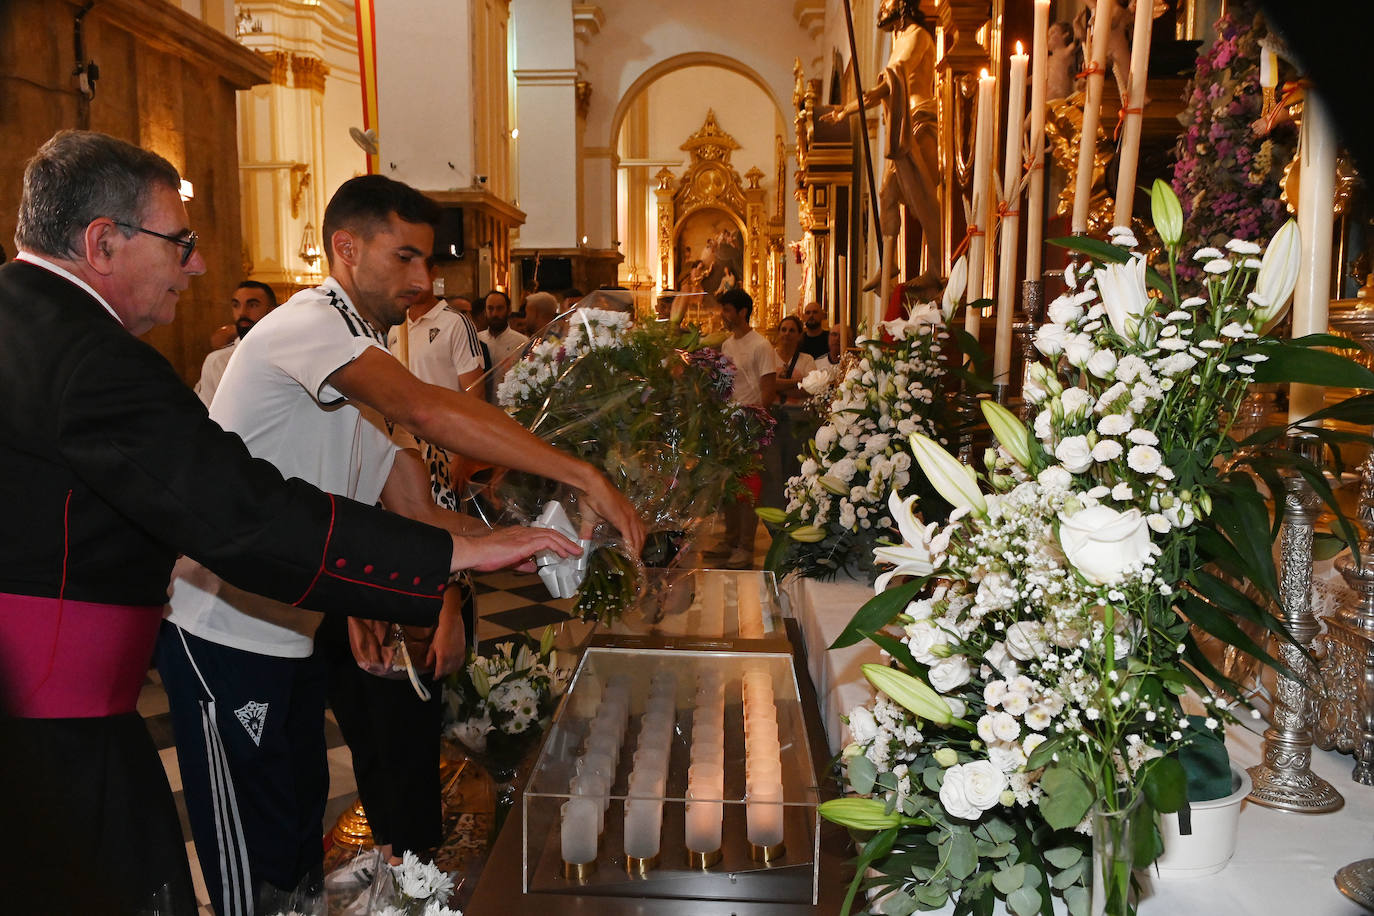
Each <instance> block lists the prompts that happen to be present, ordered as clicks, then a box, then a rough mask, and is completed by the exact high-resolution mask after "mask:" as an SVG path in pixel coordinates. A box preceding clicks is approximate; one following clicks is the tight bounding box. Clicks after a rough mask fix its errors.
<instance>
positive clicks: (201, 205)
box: [0, 0, 267, 381]
mask: <svg viewBox="0 0 1374 916" xmlns="http://www.w3.org/2000/svg"><path fill="white" fill-rule="evenodd" d="M206 5H207V6H208V5H209V2H208V0H207V2H206ZM81 6H82V5H80V4H76V3H69V2H53V0H10V2H7V3H3V4H0V132H3V134H4V136H5V140H6V147H7V150H8V152H7V153H6V154H5V155H4V156H3V157H0V239H3V240H4V242H5V246H6V248H7V250H9V251H10V253H11V254H13V237H14V226H15V215H16V212H17V210H18V207H19V196H20V191H21V180H22V176H23V169H24V163H25V162H26V161H27V160H28V158H29V157H30V156H31V155H32V154H33V152H34V151H35V150H36V149H37V148H38V147H39V146H40V145H41V144H42V143H43V142H44V141H45V140H47V139H48V138H49V137H50V136H51V135H52V134H54V133H55V132H57V131H58V130H60V129H63V128H89V129H94V130H101V131H104V132H106V133H110V134H112V135H114V136H117V137H120V138H121V139H124V140H128V141H130V142H132V143H137V144H139V145H142V146H146V147H148V148H150V149H153V150H155V151H156V152H158V153H161V154H162V155H164V156H166V157H167V158H168V159H170V160H171V162H172V164H173V165H175V166H176V167H177V168H178V169H179V170H180V171H181V172H182V174H183V176H184V177H185V178H187V179H189V180H190V181H191V182H192V183H193V185H194V188H195V198H194V199H193V200H190V201H187V204H186V209H187V211H188V213H189V214H190V218H191V225H192V226H193V227H194V228H195V229H196V230H197V231H198V232H199V233H200V237H201V248H200V250H201V251H202V252H203V254H204V257H205V260H206V265H207V267H208V273H207V274H206V275H205V276H204V277H196V278H193V279H192V280H191V285H190V288H189V289H188V290H187V291H186V292H185V293H183V294H182V296H181V300H180V303H179V306H178V309H177V320H176V321H175V322H174V323H173V324H172V325H170V326H168V327H165V328H157V329H155V330H153V331H152V332H150V333H149V334H148V335H146V337H145V339H146V340H147V341H148V342H149V343H151V344H153V345H154V346H156V347H157V348H158V349H159V350H160V351H162V353H163V354H164V355H166V356H167V358H168V359H169V360H170V361H171V362H172V364H173V366H175V367H176V369H177V371H178V372H179V373H180V374H181V375H182V377H183V378H185V379H187V380H188V381H194V379H195V378H196V377H198V375H199V372H200V363H201V361H202V359H203V358H204V356H205V354H206V352H207V351H208V349H209V343H208V337H209V334H210V332H211V330H213V329H214V328H215V327H216V326H218V325H219V324H222V323H223V322H224V315H225V310H224V309H223V308H222V305H223V302H224V301H225V298H226V297H227V291H226V290H225V289H224V287H225V284H226V283H233V282H235V280H236V278H237V275H238V273H239V270H240V250H241V246H242V228H241V224H240V219H239V187H238V152H237V143H236V138H235V132H236V124H237V119H236V116H235V90H236V89H237V88H239V87H241V86H246V85H249V84H250V83H252V82H256V81H261V80H265V79H266V78H267V68H266V66H265V65H264V64H263V63H262V62H261V61H260V60H258V59H257V58H256V57H255V56H254V55H252V54H251V53H250V52H248V51H246V50H245V49H243V48H242V47H240V46H239V45H237V44H236V43H235V42H234V41H233V40H232V39H230V38H229V37H227V36H226V35H225V34H224V32H223V31H220V30H217V29H213V28H211V27H209V26H207V25H206V24H205V23H203V22H200V21H198V20H197V19H195V18H194V17H192V16H190V15H188V14H186V13H185V12H183V11H182V10H180V9H178V8H177V7H175V6H173V5H171V4H168V3H157V4H148V3H142V2H137V3H136V2H134V0H110V2H105V3H101V4H97V5H96V6H94V7H93V8H92V9H91V10H90V12H89V13H88V14H87V16H86V17H85V20H84V41H85V55H84V56H85V58H86V59H87V60H94V61H95V62H96V63H97V64H98V65H99V67H100V79H99V81H98V82H97V84H96V94H95V98H94V99H93V100H90V101H87V100H86V99H84V98H83V97H82V96H81V95H80V94H79V93H78V92H77V90H76V87H75V80H74V78H73V76H72V71H73V69H74V68H75V63H76V62H75V58H74V54H73V41H72V37H73V24H74V21H75V17H76V15H77V13H78V12H79V11H80V9H81Z"/></svg>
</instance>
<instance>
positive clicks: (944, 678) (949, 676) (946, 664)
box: [929, 655, 972, 693]
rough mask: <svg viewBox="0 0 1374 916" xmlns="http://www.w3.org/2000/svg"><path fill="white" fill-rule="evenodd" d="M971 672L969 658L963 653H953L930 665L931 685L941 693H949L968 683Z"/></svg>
mask: <svg viewBox="0 0 1374 916" xmlns="http://www.w3.org/2000/svg"><path fill="white" fill-rule="evenodd" d="M971 674H972V672H971V671H970V670H969V666H968V659H966V658H964V657H963V656H962V655H951V656H950V657H949V658H942V659H940V661H938V662H936V663H935V664H933V665H931V666H930V676H929V681H930V686H931V687H934V688H935V689H936V690H937V691H938V692H940V693H948V692H949V691H951V690H953V689H954V688H956V687H962V686H963V685H964V684H967V683H968V679H969V677H970V676H971Z"/></svg>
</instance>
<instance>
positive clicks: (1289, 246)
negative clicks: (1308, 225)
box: [1252, 219, 1302, 327]
mask: <svg viewBox="0 0 1374 916" xmlns="http://www.w3.org/2000/svg"><path fill="white" fill-rule="evenodd" d="M1301 256H1302V235H1301V233H1299V232H1298V224H1297V223H1295V222H1294V221H1293V220H1291V219H1290V220H1289V221H1288V222H1286V223H1284V224H1283V225H1282V226H1280V227H1279V231H1278V232H1275V233H1274V238H1273V240H1272V241H1271V242H1270V243H1269V247H1268V248H1266V249H1265V250H1264V258H1263V260H1261V261H1260V269H1259V275H1258V276H1257V277H1255V292H1254V293H1253V294H1252V301H1254V302H1255V305H1256V309H1255V324H1256V325H1259V326H1264V327H1268V326H1270V325H1273V324H1274V323H1276V322H1277V321H1278V320H1279V319H1280V318H1282V317H1283V313H1284V312H1285V311H1286V310H1287V308H1288V299H1289V297H1290V296H1292V295H1293V287H1295V286H1297V285H1298V261H1299V259H1300V258H1301Z"/></svg>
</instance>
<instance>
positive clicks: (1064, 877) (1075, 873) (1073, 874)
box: [1050, 857, 1090, 891]
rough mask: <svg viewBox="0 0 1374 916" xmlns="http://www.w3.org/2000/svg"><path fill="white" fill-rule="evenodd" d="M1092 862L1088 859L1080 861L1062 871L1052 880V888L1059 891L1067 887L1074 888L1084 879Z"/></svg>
mask: <svg viewBox="0 0 1374 916" xmlns="http://www.w3.org/2000/svg"><path fill="white" fill-rule="evenodd" d="M1089 864H1090V860H1089V859H1088V858H1086V857H1084V858H1081V859H1079V860H1078V861H1077V862H1075V863H1074V864H1073V865H1070V866H1069V867H1068V868H1066V869H1064V870H1063V871H1061V872H1060V873H1059V874H1057V875H1055V876H1054V877H1053V878H1051V879H1050V887H1052V888H1054V889H1055V890H1057V891H1062V890H1064V889H1065V888H1067V887H1073V885H1075V884H1077V883H1078V882H1079V880H1081V879H1082V877H1083V872H1084V870H1086V869H1087V867H1088V865H1089Z"/></svg>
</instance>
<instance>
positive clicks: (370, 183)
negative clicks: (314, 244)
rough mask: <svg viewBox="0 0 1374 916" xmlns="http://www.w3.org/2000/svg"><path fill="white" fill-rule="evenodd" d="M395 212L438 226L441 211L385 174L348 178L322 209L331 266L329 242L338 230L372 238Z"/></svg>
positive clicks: (327, 253)
mask: <svg viewBox="0 0 1374 916" xmlns="http://www.w3.org/2000/svg"><path fill="white" fill-rule="evenodd" d="M393 213H395V214H396V215H397V216H398V217H400V218H401V219H402V220H404V221H405V222H407V223H426V224H428V225H429V226H431V227H433V226H437V225H439V220H440V218H441V217H442V216H443V210H442V208H441V207H440V206H439V205H438V204H437V203H435V202H434V201H432V200H430V199H429V198H428V197H426V196H425V195H423V194H421V193H420V192H419V191H417V190H415V189H414V188H412V187H411V186H410V185H408V184H405V183H403V182H400V181H396V180H394V179H391V178H387V177H386V176H385V175H359V176H358V177H357V178H350V179H348V180H347V181H345V182H344V183H343V184H341V185H339V189H338V190H337V191H335V192H334V196H333V197H331V198H330V199H329V206H327V207H325V208H324V225H323V227H322V228H321V230H320V231H321V232H322V233H323V234H324V253H325V257H327V258H328V259H329V263H330V264H333V263H334V246H333V245H331V244H330V242H329V240H330V239H332V238H333V237H334V233H335V232H338V231H339V230H340V229H347V230H349V231H350V232H356V233H358V234H359V235H361V236H362V237H363V238H365V239H366V238H371V237H372V235H373V233H375V232H376V231H377V227H378V226H379V225H380V224H382V223H385V222H386V221H387V218H388V217H390V216H391V214H393Z"/></svg>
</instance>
